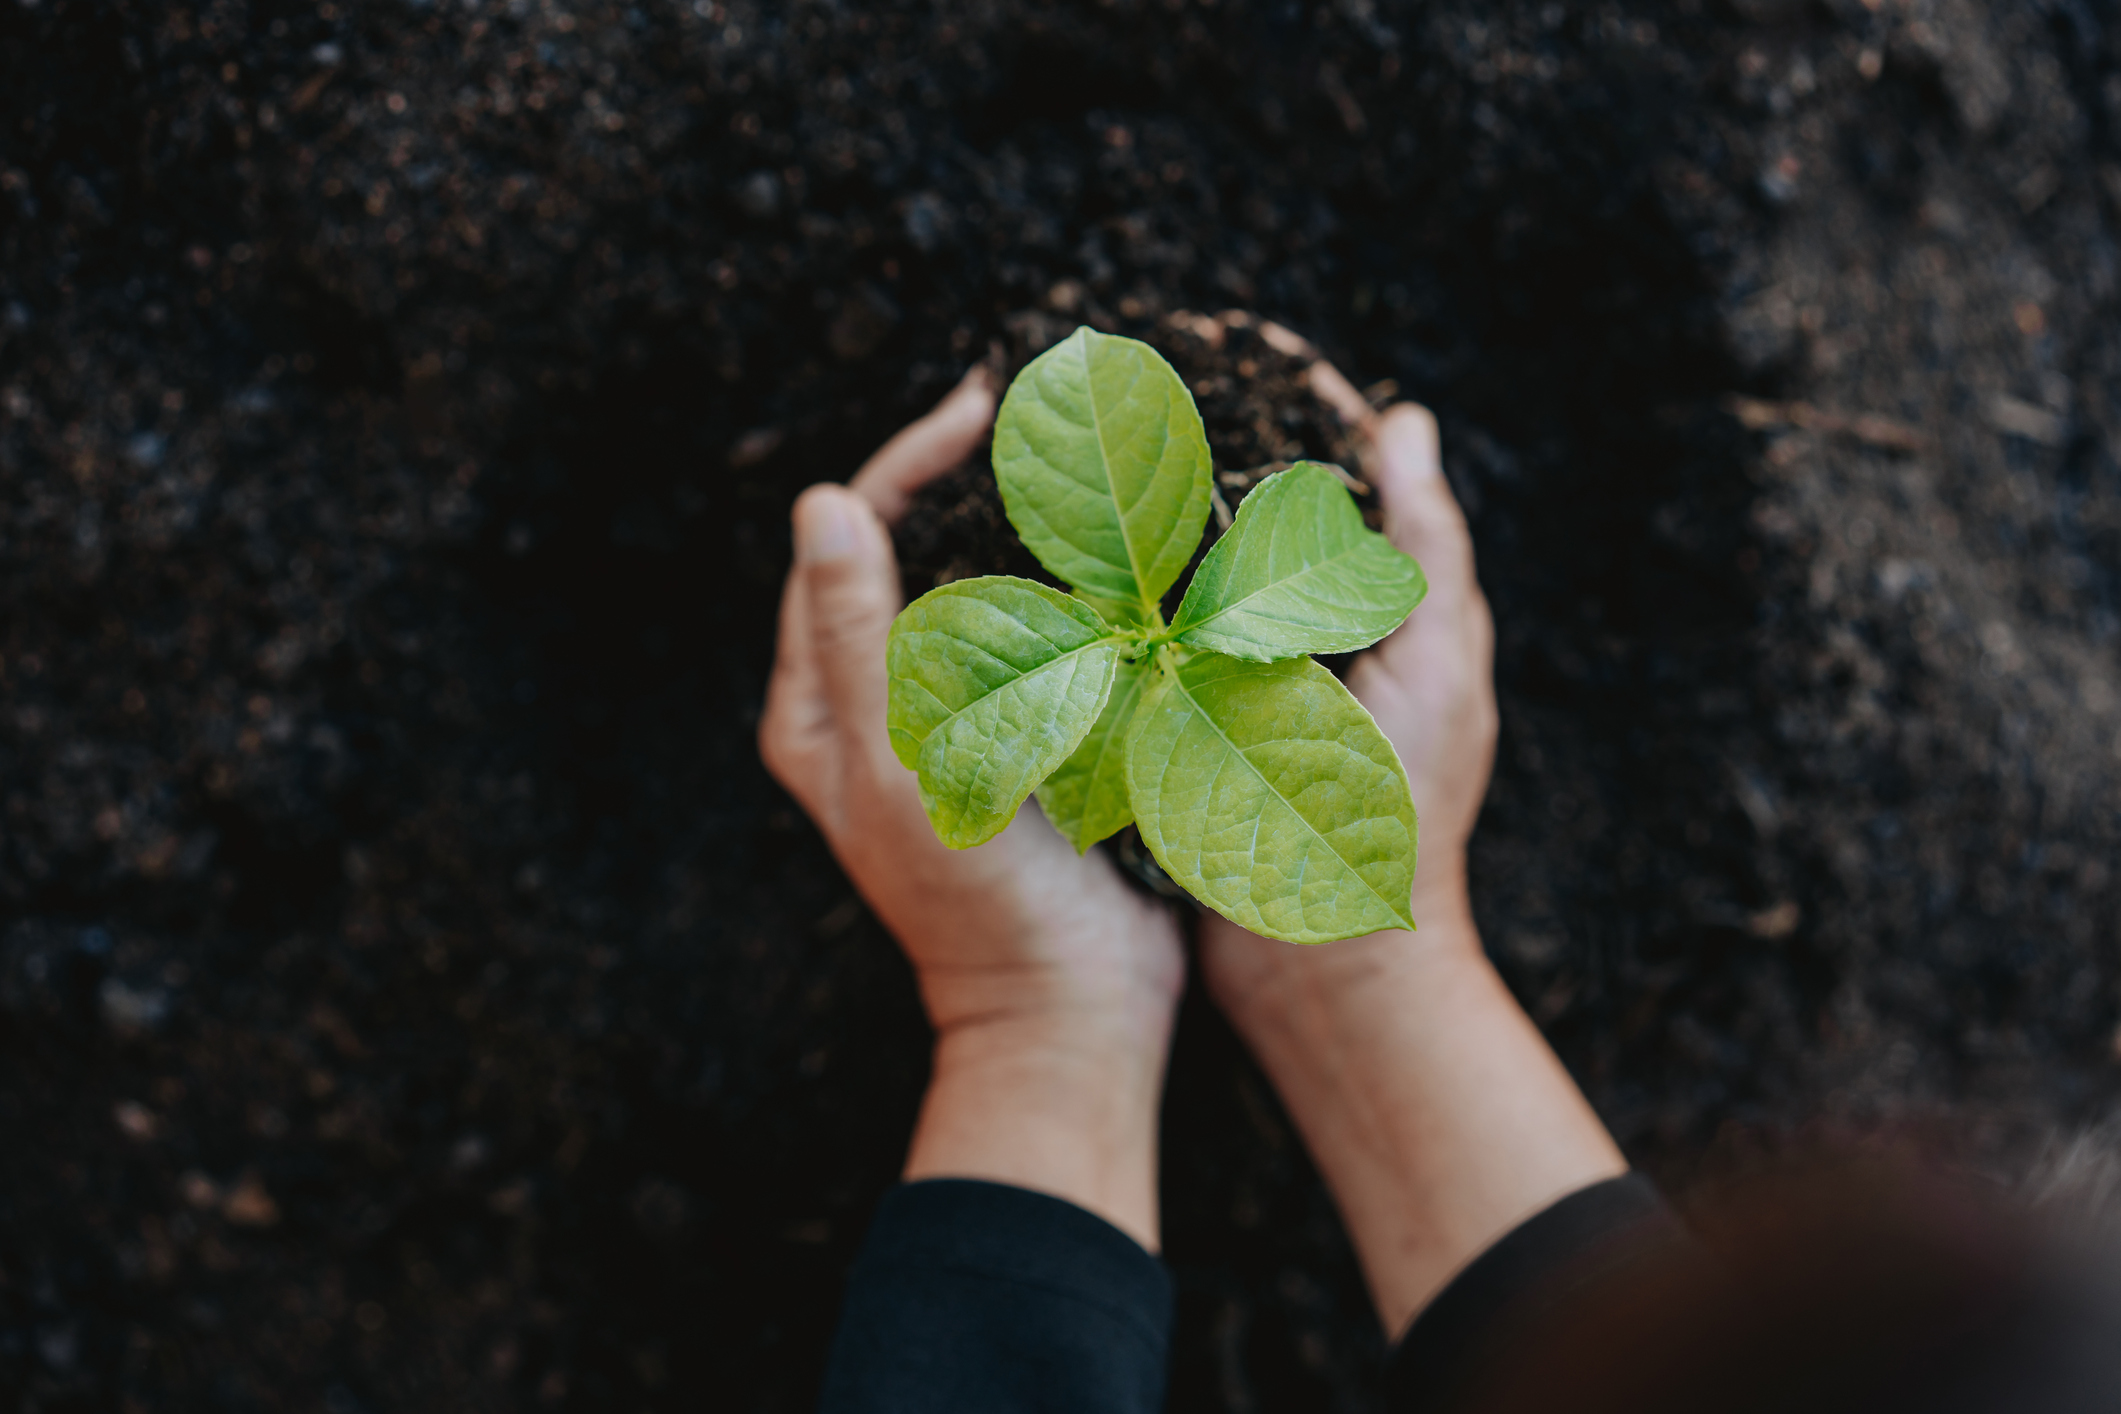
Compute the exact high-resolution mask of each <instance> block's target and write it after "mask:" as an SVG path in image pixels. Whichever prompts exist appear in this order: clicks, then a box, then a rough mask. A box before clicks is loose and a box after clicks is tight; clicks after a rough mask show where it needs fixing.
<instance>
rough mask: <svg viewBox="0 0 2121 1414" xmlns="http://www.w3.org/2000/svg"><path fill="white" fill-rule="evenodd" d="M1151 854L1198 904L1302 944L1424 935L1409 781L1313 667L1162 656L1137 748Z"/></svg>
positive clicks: (1355, 705) (1132, 776) (1134, 740)
mask: <svg viewBox="0 0 2121 1414" xmlns="http://www.w3.org/2000/svg"><path fill="white" fill-rule="evenodd" d="M1127 793H1128V795H1129V797H1130V798H1131V800H1132V802H1133V806H1134V819H1135V823H1136V824H1137V825H1138V826H1139V827H1140V828H1141V835H1142V840H1143V841H1144V842H1145V843H1146V844H1147V845H1148V846H1149V850H1150V852H1151V853H1152V854H1154V855H1155V856H1156V862H1157V863H1158V864H1160V865H1162V866H1163V869H1164V872H1165V873H1166V874H1169V875H1170V876H1171V878H1172V879H1173V880H1175V881H1176V882H1177V883H1178V884H1179V885H1180V886H1181V887H1182V888H1184V889H1185V890H1186V891H1187V892H1188V893H1190V894H1192V895H1193V896H1194V897H1195V898H1197V899H1199V900H1200V901H1201V902H1203V903H1205V904H1207V905H1208V906H1209V907H1210V908H1213V909H1214V910H1215V911H1216V912H1217V913H1220V914H1221V915H1222V916H1223V917H1225V918H1227V919H1229V920H1230V921H1231V922H1233V923H1236V924H1238V925H1239V926H1241V927H1245V928H1249V929H1251V930H1252V931H1253V932H1255V933H1263V934H1265V935H1266V936H1268V937H1270V938H1280V939H1282V940H1284V941H1286V942H1292V943H1329V942H1333V941H1335V940H1337V939H1340V938H1352V937H1357V936H1359V935H1361V934H1364V933H1374V932H1376V931H1378V930H1379V929H1381V928H1412V927H1413V926H1414V919H1413V916H1412V914H1411V912H1410V911H1409V910H1410V906H1411V905H1410V901H1409V895H1410V894H1411V892H1412V890H1413V885H1414V853H1415V843H1416V826H1415V820H1414V803H1413V799H1412V797H1411V796H1410V795H1409V793H1408V789H1407V775H1406V771H1405V769H1404V768H1403V767H1402V766H1401V765H1400V764H1399V757H1398V756H1397V755H1396V754H1395V753H1394V752H1393V750H1392V744H1391V743H1390V742H1388V741H1386V740H1385V737H1384V733H1382V732H1380V731H1379V730H1378V729H1377V724H1376V723H1375V722H1374V721H1372V720H1371V719H1370V714H1369V713H1368V712H1366V711H1364V710H1363V706H1362V704H1361V703H1359V702H1357V701H1356V700H1355V699H1354V697H1353V696H1351V695H1350V694H1349V692H1348V690H1347V689H1346V688H1344V687H1342V686H1341V685H1340V682H1339V680H1338V679H1336V678H1335V677H1334V676H1333V675H1332V674H1331V673H1329V672H1327V671H1326V670H1325V669H1324V668H1322V667H1320V666H1319V665H1318V664H1316V663H1314V662H1312V661H1311V660H1310V659H1309V658H1291V659H1286V660H1283V661H1281V662H1276V663H1251V662H1245V661H1243V660H1241V659H1237V658H1229V657H1225V656H1223V655H1222V654H1219V653H1196V654H1193V655H1192V656H1191V657H1190V658H1181V657H1180V656H1178V655H1175V654H1171V653H1169V652H1166V653H1163V654H1159V655H1158V663H1157V668H1156V670H1155V672H1154V673H1153V674H1152V676H1151V681H1150V683H1149V685H1148V686H1147V687H1146V688H1145V689H1144V690H1143V692H1142V700H1141V703H1140V705H1139V706H1137V707H1136V708H1135V712H1134V727H1133V729H1132V730H1131V731H1130V732H1129V733H1128V738H1127Z"/></svg>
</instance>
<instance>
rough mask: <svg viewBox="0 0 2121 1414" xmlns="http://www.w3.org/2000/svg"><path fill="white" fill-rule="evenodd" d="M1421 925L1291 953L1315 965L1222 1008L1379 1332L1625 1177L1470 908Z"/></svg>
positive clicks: (1288, 972) (1440, 911)
mask: <svg viewBox="0 0 2121 1414" xmlns="http://www.w3.org/2000/svg"><path fill="white" fill-rule="evenodd" d="M1422 916H1423V923H1422V929H1421V931H1420V933H1418V934H1413V933H1399V932H1394V933H1381V934H1375V935H1373V936H1370V937H1367V938H1358V939H1350V940H1348V941H1346V942H1342V943H1334V944H1330V945H1329V946H1328V947H1327V948H1324V949H1321V950H1319V951H1318V952H1317V953H1315V954H1312V955H1311V956H1308V957H1306V958H1303V959H1300V960H1299V961H1300V962H1301V963H1303V964H1311V963H1314V962H1315V963H1316V965H1315V966H1312V965H1300V966H1293V967H1288V968H1286V969H1281V970H1280V975H1281V983H1280V985H1278V986H1276V987H1274V988H1271V989H1258V990H1256V991H1255V992H1253V993H1252V994H1249V995H1241V996H1235V997H1226V998H1224V1001H1225V1006H1226V1008H1228V1009H1230V1010H1231V1012H1232V1019H1233V1021H1234V1022H1235V1023H1236V1024H1237V1026H1238V1029H1239V1030H1240V1032H1241V1033H1242V1034H1243V1035H1244V1036H1245V1038H1246V1039H1247V1041H1248V1042H1249V1043H1250V1044H1251V1046H1252V1048H1253V1050H1254V1052H1255V1054H1257V1056H1258V1057H1259V1060H1260V1063H1261V1065H1262V1066H1263V1067H1264V1068H1265V1069H1266V1071H1267V1073H1268V1075H1269V1077H1270V1078H1271V1079H1272V1080H1273V1082H1274V1085H1275V1087H1276V1089H1277V1090H1278V1091H1279V1092H1280V1094H1281V1096H1282V1099H1283V1102H1284V1103H1285V1104H1286V1105H1287V1107H1288V1109H1289V1112H1290V1113H1291V1115H1293V1116H1294V1118H1295V1120H1296V1123H1297V1125H1298V1127H1299V1129H1301V1131H1302V1132H1303V1135H1304V1139H1305V1142H1306V1144H1307V1145H1308V1146H1309V1148H1310V1151H1311V1153H1312V1155H1313V1157H1314V1158H1315V1159H1316V1161H1317V1163H1318V1165H1319V1168H1320V1170H1321V1172H1322V1173H1323V1174H1324V1176H1325V1179H1326V1182H1327V1184H1328V1185H1329V1186H1330V1187H1331V1189H1332V1191H1333V1194H1334V1197H1335V1199H1336V1201H1337V1202H1338V1204H1339V1206H1340V1209H1341V1215H1342V1219H1343V1221H1344V1222H1345V1223H1346V1224H1347V1227H1348V1232H1349V1235H1350V1237H1351V1238H1352V1239H1353V1241H1354V1244H1355V1247H1356V1251H1357V1253H1358V1254H1359V1255H1360V1257H1361V1260H1362V1264H1363V1270H1364V1273H1365V1275H1366V1277H1367V1278H1368V1281H1369V1283H1370V1287H1371V1294H1372V1296H1373V1298H1374V1299H1375V1301H1376V1303H1377V1309H1378V1313H1379V1316H1380V1319H1381V1320H1382V1321H1383V1323H1384V1325H1385V1328H1386V1330H1387V1332H1388V1333H1389V1334H1391V1335H1393V1336H1394V1337H1396V1336H1397V1335H1399V1334H1400V1333H1401V1332H1402V1331H1404V1330H1405V1328H1406V1326H1407V1325H1408V1323H1409V1322H1411V1321H1412V1319H1413V1317H1414V1315H1415V1314H1416V1313H1417V1312H1418V1311H1420V1309H1421V1308H1422V1307H1423V1306H1424V1305H1426V1304H1427V1303H1428V1301H1429V1300H1430V1298H1431V1297H1433V1296H1434V1295H1435V1294H1436V1293H1437V1292H1438V1291H1439V1290H1440V1289H1441V1288H1442V1287H1443V1285H1444V1284H1445V1283H1446V1282H1447V1281H1449V1279H1450V1278H1451V1276H1452V1275H1453V1274H1454V1273H1456V1272H1457V1271H1458V1270H1459V1269H1460V1268H1462V1267H1463V1266H1465V1264H1466V1263H1467V1262H1469V1261H1471V1260H1472V1259H1473V1258H1474V1257H1475V1256H1477V1255H1479V1253H1480V1252H1481V1251H1483V1250H1484V1249H1485V1248H1486V1247H1487V1246H1488V1245H1489V1244H1491V1243H1492V1242H1494V1241H1495V1240H1496V1239H1497V1238H1498V1237H1500V1236H1502V1235H1503V1234H1504V1233H1505V1232H1507V1231H1509V1230H1510V1228H1512V1227H1513V1226H1515V1225H1516V1224H1517V1223H1518V1222H1520V1221H1522V1220H1523V1219H1524V1218H1526V1217H1528V1216H1530V1215H1531V1214H1532V1213H1534V1212H1537V1211H1538V1210H1539V1209H1541V1208H1542V1207H1544V1206H1546V1205H1547V1204H1549V1203H1551V1202H1553V1201H1554V1200H1555V1199H1557V1198H1560V1197H1562V1196H1564V1195H1565V1194H1568V1193H1570V1192H1573V1191H1575V1190H1576V1189H1578V1188H1582V1187H1584V1186H1586V1185H1588V1184H1592V1183H1595V1182H1597V1181H1599V1180H1601V1179H1604V1178H1609V1177H1612V1176H1614V1175H1616V1174H1619V1173H1622V1172H1625V1171H1626V1168H1627V1164H1626V1161H1625V1160H1624V1159H1623V1158H1622V1157H1621V1155H1620V1152H1619V1150H1618V1148H1617V1147H1616V1146H1615V1145H1614V1143H1613V1141H1612V1139H1611V1137H1610V1136H1608V1135H1607V1133H1606V1131H1605V1128H1604V1126H1603V1125H1602V1124H1600V1123H1599V1120H1598V1117H1597V1115H1596V1114H1595V1113H1593V1111H1592V1110H1591V1108H1590V1106H1589V1104H1588V1103H1587V1102H1586V1101H1585V1100H1584V1098H1583V1096H1582V1094H1581V1092H1580V1091H1578V1089H1577V1088H1576V1085H1575V1083H1574V1082H1573V1081H1572V1080H1571V1079H1570V1078H1569V1075H1568V1073H1567V1071H1565V1070H1564V1069H1563V1068H1562V1066H1561V1063H1560V1061H1559V1060H1558V1059H1557V1058H1556V1057H1555V1055H1554V1053H1553V1051H1552V1050H1551V1049H1550V1048H1549V1047H1548V1046H1547V1044H1546V1042H1545V1040H1544V1038H1543V1037H1541V1036H1540V1034H1539V1032H1538V1030H1537V1028H1535V1027H1534V1026H1533V1025H1532V1023H1531V1020H1530V1018H1528V1017H1527V1016H1526V1015H1525V1014H1524V1011H1523V1010H1522V1008H1520V1007H1519V1006H1518V1005H1517V1003H1516V1001H1515V1000H1514V999H1513V998H1512V997H1511V996H1510V993H1509V991H1508V989H1507V988H1506V987H1504V985H1503V983H1502V979H1501V978H1500V977H1499V976H1497V975H1496V973H1495V970H1494V968H1493V967H1492V966H1491V965H1490V964H1489V963H1488V961H1487V958H1486V956H1485V955H1484V954H1483V953H1482V951H1481V948H1480V940H1479V936H1478V933H1477V932H1476V930H1475V928H1474V926H1473V921H1472V917H1471V914H1470V911H1469V910H1467V909H1465V908H1464V907H1463V905H1462V903H1456V902H1454V903H1453V904H1452V905H1450V906H1447V907H1443V908H1431V909H1427V910H1425V911H1424V912H1423V915H1422ZM1223 941H1224V942H1225V944H1226V945H1228V944H1229V943H1231V942H1232V941H1233V940H1229V939H1225V940H1223ZM1244 941H1249V942H1250V943H1253V944H1257V945H1259V946H1266V947H1277V946H1282V945H1280V944H1274V943H1265V942H1262V941H1261V940H1257V939H1250V940H1244ZM1244 941H1237V945H1239V946H1242V945H1244Z"/></svg>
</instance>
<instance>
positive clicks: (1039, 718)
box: [885, 575, 1120, 849]
mask: <svg viewBox="0 0 2121 1414" xmlns="http://www.w3.org/2000/svg"><path fill="white" fill-rule="evenodd" d="M1119 653H1120V639H1119V638H1118V637H1117V636H1116V635H1115V634H1114V633H1113V631H1112V628H1111V626H1110V625H1108V624H1107V623H1105V621H1104V620H1103V619H1100V618H1099V617H1098V616H1097V614H1096V613H1095V612H1094V611H1093V610H1092V609H1091V608H1090V607H1089V606H1088V605H1086V604H1083V603H1080V602H1078V601H1077V600H1074V599H1070V598H1069V597H1068V596H1067V595H1065V594H1063V593H1061V592H1060V591H1059V590H1057V589H1051V588H1048V587H1047V586H1045V585H1043V584H1035V583H1033V582H1032V581H1030V580H1028V579H1014V578H1010V577H1008V576H1004V575H992V576H989V577H987V578H984V579H966V580H959V581H958V582H957V583H955V584H946V585H944V586H943V587H942V588H940V589H935V590H931V591H929V592H928V593H926V594H923V595H922V596H921V597H920V598H918V599H916V600H914V601H913V602H912V603H911V604H908V605H907V606H906V607H905V609H904V610H902V611H901V612H900V614H899V616H898V618H897V620H896V621H895V622H894V623H893V624H892V625H891V637H890V640H889V643H888V645H887V646H886V649H885V665H886V670H887V672H888V673H889V674H890V679H891V697H890V704H889V707H888V709H887V711H886V722H887V724H888V726H889V728H890V732H891V749H892V750H893V751H894V752H896V753H897V754H898V759H899V760H900V762H902V763H903V764H904V765H906V766H908V767H910V768H911V769H913V770H915V771H918V772H919V773H920V779H921V804H922V805H923V806H924V807H926V809H927V811H928V820H929V823H930V824H932V825H934V826H935V835H936V838H937V839H939V840H941V841H942V842H943V843H944V844H946V845H948V846H950V848H952V849H968V848H970V847H971V846H973V845H976V844H984V843H986V842H987V841H988V840H990V839H992V838H994V837H995V836H996V835H998V834H1000V833H1001V832H1002V829H1003V827H1004V826H1006V825H1007V824H1008V823H1009V821H1010V820H1011V819H1012V818H1013V817H1014V816H1015V815H1016V810H1017V807H1018V806H1020V805H1022V804H1023V803H1024V797H1026V796H1028V795H1030V794H1031V791H1032V788H1033V787H1034V786H1036V785H1037V784H1038V783H1039V782H1040V781H1042V780H1044V779H1045V778H1046V777H1047V776H1048V775H1050V774H1051V773H1052V771H1053V769H1054V768H1055V767H1056V766H1058V765H1060V764H1061V762H1063V761H1065V760H1067V759H1068V755H1069V753H1070V752H1072V751H1074V750H1075V748H1076V745H1077V744H1078V743H1079V742H1081V741H1082V739H1083V737H1084V735H1085V734H1086V733H1087V732H1088V731H1089V730H1090V728H1091V726H1092V725H1093V724H1094V723H1095V722H1096V721H1097V714H1098V713H1099V712H1100V711H1102V710H1103V709H1104V705H1105V698H1106V696H1107V694H1109V693H1110V692H1111V690H1112V678H1113V672H1114V669H1115V667H1116V666H1117V665H1118V662H1119Z"/></svg>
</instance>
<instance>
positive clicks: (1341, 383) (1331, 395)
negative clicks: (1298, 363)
mask: <svg viewBox="0 0 2121 1414" xmlns="http://www.w3.org/2000/svg"><path fill="white" fill-rule="evenodd" d="M1304 381H1305V382H1307V383H1309V384H1310V385H1311V391H1312V392H1313V393H1314V394H1316V395H1317V397H1318V400H1319V401H1320V402H1322V403H1324V404H1325V405H1326V406H1327V407H1329V408H1331V409H1333V411H1334V412H1335V413H1336V414H1338V415H1339V417H1340V420H1341V422H1342V423H1343V424H1345V425H1346V426H1347V427H1348V428H1349V429H1350V430H1352V431H1354V432H1355V433H1356V434H1357V435H1359V436H1363V437H1374V436H1375V433H1376V426H1377V414H1376V412H1375V411H1374V410H1372V408H1371V407H1370V402H1369V399H1367V398H1365V397H1364V396H1363V395H1362V394H1361V393H1358V392H1357V391H1355V385H1354V384H1353V383H1350V382H1349V381H1348V380H1347V378H1346V377H1345V376H1343V375H1342V373H1341V371H1340V370H1339V369H1337V368H1335V367H1334V366H1333V365H1332V364H1330V363H1327V362H1326V361H1325V360H1324V359H1320V360H1319V361H1318V362H1316V363H1314V364H1312V365H1311V366H1310V367H1309V368H1307V369H1305V370H1304Z"/></svg>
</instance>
